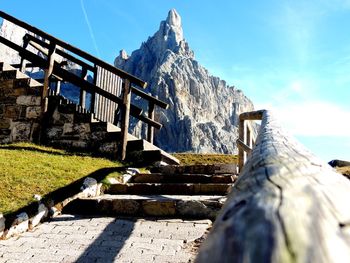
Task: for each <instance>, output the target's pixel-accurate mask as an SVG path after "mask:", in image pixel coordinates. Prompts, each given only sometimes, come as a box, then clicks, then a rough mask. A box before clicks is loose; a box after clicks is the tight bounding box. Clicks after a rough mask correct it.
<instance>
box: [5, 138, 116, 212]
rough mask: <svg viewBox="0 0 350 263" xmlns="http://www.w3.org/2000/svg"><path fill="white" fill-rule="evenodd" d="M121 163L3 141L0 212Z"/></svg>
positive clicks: (12, 208)
mask: <svg viewBox="0 0 350 263" xmlns="http://www.w3.org/2000/svg"><path fill="white" fill-rule="evenodd" d="M121 166H122V164H121V163H118V162H113V161H111V160H107V159H104V158H93V157H90V156H87V155H86V154H85V155H84V154H80V155H79V154H72V153H68V152H65V151H63V150H57V149H53V148H49V147H43V146H38V145H34V144H29V143H17V144H11V145H0V180H1V184H0V213H3V214H7V213H10V212H13V211H16V210H18V209H19V208H21V207H24V206H26V205H28V204H30V203H32V202H33V201H34V200H33V195H34V194H39V195H41V196H43V197H44V196H46V195H47V194H49V193H50V192H52V191H55V190H57V189H59V188H61V187H63V186H66V185H69V184H71V183H72V182H74V181H76V180H79V179H81V178H83V177H86V176H88V175H89V174H91V173H93V172H96V171H98V170H99V169H102V168H113V167H121ZM109 176H113V177H118V176H119V174H118V173H113V174H110V175H109Z"/></svg>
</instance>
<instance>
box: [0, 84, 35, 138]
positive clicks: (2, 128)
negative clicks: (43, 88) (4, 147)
mask: <svg viewBox="0 0 350 263" xmlns="http://www.w3.org/2000/svg"><path fill="white" fill-rule="evenodd" d="M27 82H29V79H11V80H4V79H0V143H2V144H3V143H11V142H18V141H36V140H37V139H38V131H39V123H40V113H41V106H40V105H41V97H40V96H38V95H37V94H40V91H38V90H32V89H30V88H27V87H25V85H26V84H27Z"/></svg>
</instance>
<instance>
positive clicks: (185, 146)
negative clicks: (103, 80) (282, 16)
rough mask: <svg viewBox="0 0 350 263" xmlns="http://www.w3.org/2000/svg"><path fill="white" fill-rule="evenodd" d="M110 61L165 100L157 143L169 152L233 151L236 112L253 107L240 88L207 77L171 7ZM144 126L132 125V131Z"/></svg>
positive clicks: (208, 74)
mask: <svg viewBox="0 0 350 263" xmlns="http://www.w3.org/2000/svg"><path fill="white" fill-rule="evenodd" d="M204 41H205V40H204ZM114 64H115V66H116V67H119V68H122V69H124V70H125V71H127V72H129V73H131V74H133V75H136V76H138V77H139V78H141V79H144V80H146V81H147V82H148V88H147V91H148V92H149V93H151V94H152V95H153V96H157V97H159V98H160V99H161V100H164V101H167V102H168V103H169V106H170V107H169V108H168V109H167V110H160V109H158V110H157V112H156V119H157V120H158V121H160V122H161V123H162V124H163V128H162V129H161V130H160V131H159V132H156V136H155V144H156V145H158V146H159V147H161V148H163V149H164V150H166V151H170V152H187V151H190V152H208V153H212V152H217V153H235V152H236V151H237V149H236V143H235V142H236V139H237V137H238V127H237V126H238V116H239V114H240V113H241V112H244V111H251V110H253V109H254V106H253V104H252V102H251V101H250V100H249V99H248V98H247V97H246V96H245V95H244V94H243V92H242V91H241V90H238V89H236V88H235V87H232V86H229V85H227V84H226V82H225V81H223V80H221V79H219V78H218V77H214V76H211V75H210V73H209V72H208V71H207V70H206V69H205V68H204V67H202V66H201V65H200V64H199V63H198V62H197V61H196V60H195V58H194V53H193V51H192V50H190V48H189V45H188V43H187V42H186V40H185V39H184V37H183V30H182V24H181V17H180V15H179V14H178V13H177V12H176V10H174V9H172V10H170V11H169V14H168V17H167V19H166V20H165V21H162V22H161V23H160V27H159V30H158V31H157V32H156V33H155V34H154V35H153V36H152V37H149V38H148V40H147V41H146V42H144V43H142V44H141V47H140V48H139V49H138V50H135V51H133V52H132V54H131V55H130V56H128V55H127V54H126V52H125V51H124V50H122V51H121V52H120V55H119V56H118V57H117V58H116V59H115V61H114ZM135 103H137V102H135ZM144 130H145V127H140V126H136V133H142V132H143V131H144Z"/></svg>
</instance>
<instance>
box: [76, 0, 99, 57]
mask: <svg viewBox="0 0 350 263" xmlns="http://www.w3.org/2000/svg"><path fill="white" fill-rule="evenodd" d="M80 6H81V10H82V11H83V14H84V18H85V22H86V25H87V27H88V29H89V33H90V37H91V40H92V43H93V45H94V48H95V51H96V54H97V55H98V56H99V57H101V54H100V50H99V48H98V46H97V42H96V38H95V35H94V31H93V30H92V27H91V24H90V19H89V17H88V14H87V12H86V9H85V5H84V0H80Z"/></svg>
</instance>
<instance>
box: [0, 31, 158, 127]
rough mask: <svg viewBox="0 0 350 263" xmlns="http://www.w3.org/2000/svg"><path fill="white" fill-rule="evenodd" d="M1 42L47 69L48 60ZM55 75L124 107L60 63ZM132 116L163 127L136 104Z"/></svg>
mask: <svg viewBox="0 0 350 263" xmlns="http://www.w3.org/2000/svg"><path fill="white" fill-rule="evenodd" d="M0 42H2V43H4V44H5V45H7V46H9V47H11V48H12V49H14V50H16V51H17V52H19V53H20V54H21V56H23V57H25V58H26V59H28V60H29V61H35V65H37V66H38V67H45V64H46V60H45V59H44V58H41V57H40V56H37V55H36V54H34V53H32V52H30V51H28V50H26V49H24V48H22V47H21V46H18V45H17V44H15V43H13V42H11V41H9V40H7V39H6V38H4V37H2V36H0ZM53 74H54V75H56V76H58V77H60V78H62V79H65V80H67V81H70V82H72V83H76V84H77V85H79V86H80V87H83V89H84V90H86V91H87V92H90V93H97V94H99V95H101V96H104V97H105V98H107V99H109V100H111V101H113V102H115V103H118V104H119V105H122V103H123V102H122V99H121V98H119V97H118V96H115V95H113V94H111V93H109V92H108V91H105V90H103V89H101V88H99V87H97V86H95V85H94V84H92V83H90V82H88V81H86V80H84V79H82V78H80V77H79V76H77V75H75V74H72V73H70V72H69V71H67V70H65V69H62V67H60V65H59V64H58V63H55V64H54V68H53ZM130 114H131V116H133V117H135V118H137V119H139V120H141V121H143V122H145V123H147V124H148V125H151V126H153V127H154V128H156V129H160V128H161V127H162V124H160V123H159V122H156V121H154V120H152V119H150V118H148V117H146V116H144V115H142V109H140V108H138V107H137V106H135V105H134V104H131V105H130Z"/></svg>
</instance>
